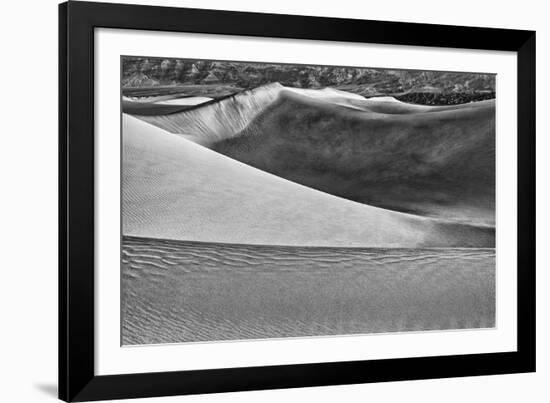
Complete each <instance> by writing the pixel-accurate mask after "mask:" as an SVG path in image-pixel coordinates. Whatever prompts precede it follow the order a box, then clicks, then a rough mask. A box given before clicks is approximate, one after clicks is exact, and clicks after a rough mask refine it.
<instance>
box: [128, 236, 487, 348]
mask: <svg viewBox="0 0 550 403" xmlns="http://www.w3.org/2000/svg"><path fill="white" fill-rule="evenodd" d="M122 281H123V285H124V287H123V295H122V343H123V344H125V345H130V344H156V343H181V342H199V341H213V340H236V339H263V338H270V337H305V336H321V335H325V336H328V335H342V334H347V335H350V334H358V333H363V334H364V333H380V332H405V331H419V330H422V331H427V330H446V329H472V328H490V327H494V325H495V254H494V250H493V249H472V248H469V249H465V248H461V249H373V248H311V247H309V248H302V247H284V246H255V245H234V244H214V243H201V242H185V241H166V240H156V239H147V238H133V237H124V238H123V248H122Z"/></svg>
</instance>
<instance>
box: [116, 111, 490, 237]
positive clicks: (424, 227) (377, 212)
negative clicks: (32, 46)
mask: <svg viewBox="0 0 550 403" xmlns="http://www.w3.org/2000/svg"><path fill="white" fill-rule="evenodd" d="M123 234H124V235H133V236H141V237H153V238H165V239H179V240H194V241H206V242H226V243H243V244H271V245H304V246H363V247H417V246H424V247H428V246H433V247H447V246H449V247H450V246H453V247H493V246H494V230H493V229H492V228H487V227H475V226H470V225H461V224H456V223H445V222H442V221H438V220H433V219H428V218H423V217H417V216H413V215H409V214H403V213H398V212H393V211H388V210H384V209H381V208H377V207H372V206H368V205H364V204H360V203H356V202H352V201H349V200H345V199H342V198H339V197H336V196H332V195H329V194H326V193H323V192H319V191H317V190H314V189H311V188H307V187H304V186H301V185H299V184H296V183H292V182H290V181H287V180H285V179H282V178H279V177H277V176H274V175H271V174H269V173H266V172H264V171H261V170H258V169H255V168H253V167H251V166H248V165H245V164H242V163H240V162H238V161H235V160H233V159H231V158H228V157H226V156H224V155H221V154H219V153H216V152H214V151H212V150H209V149H208V148H206V147H203V146H201V145H198V144H195V143H193V142H191V141H188V140H186V139H185V138H182V137H181V136H178V135H174V134H170V133H168V132H166V131H164V130H162V129H159V128H157V127H154V126H152V125H150V124H148V123H145V122H143V121H141V120H139V119H137V118H134V117H132V116H129V115H123Z"/></svg>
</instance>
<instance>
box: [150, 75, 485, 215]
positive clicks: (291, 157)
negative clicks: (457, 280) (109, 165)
mask: <svg viewBox="0 0 550 403" xmlns="http://www.w3.org/2000/svg"><path fill="white" fill-rule="evenodd" d="M151 115H154V114H151ZM140 118H141V119H143V120H145V121H147V122H150V123H152V124H154V125H156V126H159V127H161V128H164V129H165V130H167V131H170V132H172V133H179V134H181V135H183V136H184V137H186V138H187V139H190V140H192V141H195V142H197V143H199V144H202V145H205V146H207V147H209V148H211V149H213V150H215V151H217V152H219V153H222V154H224V155H227V156H229V157H231V158H233V159H236V160H238V161H241V162H244V163H246V164H248V165H251V166H254V167H256V168H259V169H261V170H264V171H266V172H270V173H273V174H275V175H277V176H280V177H283V178H286V179H289V180H291V181H293V182H296V183H300V184H303V185H305V186H308V187H312V188H314V189H318V190H322V191H324V192H327V193H330V194H333V195H337V196H340V197H343V198H346V199H349V200H353V201H357V202H360V203H364V204H369V205H374V206H379V207H383V208H388V209H392V210H397V211H402V212H411V213H414V214H419V215H424V216H430V217H437V218H444V219H449V220H454V221H456V222H464V223H470V224H476V225H488V226H493V225H494V222H495V218H494V199H495V195H494V188H495V102H494V100H490V101H482V102H475V103H469V104H463V105H453V106H438V107H432V106H424V105H411V104H406V103H403V102H399V101H397V100H395V99H393V98H391V97H384V98H378V99H377V98H374V99H365V98H363V97H361V96H359V95H356V94H349V93H346V92H343V91H337V90H333V89H324V90H303V89H295V88H285V87H283V86H281V85H280V84H278V83H274V84H270V85H268V86H264V87H260V88H256V89H255V90H252V91H245V92H243V93H240V94H237V95H236V96H233V97H230V98H227V99H224V100H221V101H218V102H214V103H209V104H206V105H204V106H198V107H195V108H194V109H193V110H190V111H186V112H181V113H175V114H170V115H156V116H141V117H140Z"/></svg>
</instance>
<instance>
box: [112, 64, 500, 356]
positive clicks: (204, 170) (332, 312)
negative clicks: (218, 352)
mask: <svg viewBox="0 0 550 403" xmlns="http://www.w3.org/2000/svg"><path fill="white" fill-rule="evenodd" d="M120 76H121V82H120V87H121V100H120V102H121V110H122V129H121V146H122V148H121V161H122V162H121V208H122V214H121V229H122V231H121V232H122V239H121V323H120V327H121V344H122V345H123V346H132V345H148V344H165V343H189V342H219V341H236V340H251V339H273V338H290V337H327V336H345V335H363V334H380V333H396V332H428V331H431V332H433V331H439V332H441V331H453V330H457V329H460V330H465V329H491V328H494V327H495V322H496V321H495V318H496V308H495V300H496V296H495V293H496V291H495V279H496V275H497V273H496V265H495V171H496V165H495V103H496V102H497V99H498V93H497V91H496V76H495V74H491V72H466V71H459V72H456V71H423V70H403V69H392V68H391V66H387V68H378V67H377V68H369V67H368V66H366V67H349V66H324V65H300V64H278V63H269V62H268V61H267V62H265V63H256V62H254V63H252V62H246V61H225V60H194V59H186V58H181V59H180V58H178V59H176V58H158V57H147V56H122V57H121V75H120Z"/></svg>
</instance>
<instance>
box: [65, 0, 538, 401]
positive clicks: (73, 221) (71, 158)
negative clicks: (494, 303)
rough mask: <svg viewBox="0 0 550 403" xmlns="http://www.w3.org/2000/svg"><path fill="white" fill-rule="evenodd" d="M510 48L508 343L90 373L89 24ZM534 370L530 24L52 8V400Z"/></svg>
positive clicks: (81, 5)
mask: <svg viewBox="0 0 550 403" xmlns="http://www.w3.org/2000/svg"><path fill="white" fill-rule="evenodd" d="M99 27H104V28H120V29H139V30H154V31H172V32H192V33H208V34H220V35H242V36H255V37H276V38H293V39H310V40H325V41H343V42H366V43H377V44H394V45H416V46H430V47H446V48H466V49H483V50H502V51H513V52H517V68H518V70H517V72H518V77H517V78H518V81H517V84H518V86H517V108H518V110H517V111H518V127H517V140H518V143H517V144H518V154H517V155H518V189H517V190H518V193H517V194H518V199H517V202H518V211H517V213H518V233H517V242H518V244H517V247H518V260H517V286H518V288H517V296H518V299H517V301H518V305H517V313H518V317H517V324H518V331H517V346H518V348H517V351H516V352H504V353H488V354H469V355H456V356H438V357H420V358H400V359H384V360H370V361H348V362H334V363H315V364H300V365H280V366H264V367H249V368H232V369H208V370H193V371H178V372H156V373H139V374H123V375H109V376H96V375H95V372H94V29H95V28H99ZM532 371H535V32H534V31H520V30H511V29H493V28H476V27H459V26H445V25H431V24H416V23H401V22H382V21H364V20H353V19H337V18H319V17H306V16H295V15H275V14H258V13H245V12H229V11H214V10H199V9H185V8H169V7H152V6H142V5H121V4H106V3H88V2H72V1H70V2H67V3H63V4H60V5H59V398H60V399H62V400H65V401H89V400H101V399H121V398H137V397H149V396H168V395H182V394H198V393H213V392H230V391H244V390H259V389H276V388H293V387H306V386H320V385H340V384H352V383H366V382H385V381H398V380H413V379H427V378H445V377H462V376H474V375H490V374H504V373H521V372H532Z"/></svg>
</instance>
